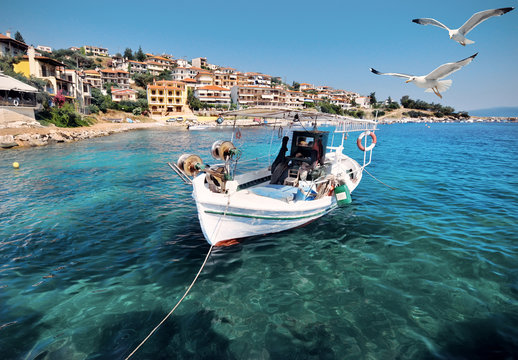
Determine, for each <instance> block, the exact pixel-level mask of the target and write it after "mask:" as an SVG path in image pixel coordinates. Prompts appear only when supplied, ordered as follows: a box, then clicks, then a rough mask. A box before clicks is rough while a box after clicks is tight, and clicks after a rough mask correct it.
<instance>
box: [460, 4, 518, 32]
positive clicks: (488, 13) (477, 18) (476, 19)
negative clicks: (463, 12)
mask: <svg viewBox="0 0 518 360" xmlns="http://www.w3.org/2000/svg"><path fill="white" fill-rule="evenodd" d="M513 9H514V7H507V8H501V9H492V10H485V11H480V12H478V13H476V14H473V16H472V17H470V18H469V20H468V21H466V22H465V23H464V25H462V26H461V27H460V28H459V33H461V34H462V35H466V34H467V33H469V32H470V31H471V30H473V28H474V27H475V26H477V25H478V24H480V23H481V22H483V21H486V20H487V19H489V18H490V17H493V16H500V15H503V14H505V13H508V12H509V11H511V10H513Z"/></svg>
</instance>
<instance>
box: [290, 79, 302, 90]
mask: <svg viewBox="0 0 518 360" xmlns="http://www.w3.org/2000/svg"><path fill="white" fill-rule="evenodd" d="M290 89H291V90H294V91H299V90H300V84H299V83H298V82H296V81H294V82H293V83H292V84H291V87H290Z"/></svg>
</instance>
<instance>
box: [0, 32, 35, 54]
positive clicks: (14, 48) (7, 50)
mask: <svg viewBox="0 0 518 360" xmlns="http://www.w3.org/2000/svg"><path fill="white" fill-rule="evenodd" d="M28 48H29V46H28V45H27V44H25V43H23V42H21V41H18V40H15V39H13V38H12V37H11V32H10V31H7V32H6V33H5V35H3V34H0V56H12V57H15V56H18V55H23V54H25V53H26V52H27V49H28Z"/></svg>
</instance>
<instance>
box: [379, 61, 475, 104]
mask: <svg viewBox="0 0 518 360" xmlns="http://www.w3.org/2000/svg"><path fill="white" fill-rule="evenodd" d="M477 55H478V53H476V54H475V55H471V56H470V57H468V58H465V59H462V60H460V61H457V62H452V63H447V64H444V65H441V66H439V67H438V68H437V69H435V70H434V71H432V72H431V73H429V74H428V75H424V76H414V75H406V74H398V73H382V72H379V71H377V70H374V69H373V68H370V70H371V72H373V73H374V74H376V75H391V76H397V77H402V78H405V79H407V81H405V82H406V83H409V82H413V83H414V84H416V85H417V86H418V87H420V88H424V89H426V90H425V91H426V92H432V91H433V92H434V94H435V95H437V96H438V97H440V98H441V99H442V95H441V93H440V92H441V91H446V90H448V89H449V87H450V86H451V80H441V79H442V78H445V77H446V76H448V75H450V74H451V73H454V72H455V71H457V70H460V69H461V68H462V67H463V66H466V65H468V64H469V63H470V62H472V61H473V59H474V58H475V56H477Z"/></svg>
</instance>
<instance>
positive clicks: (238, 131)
mask: <svg viewBox="0 0 518 360" xmlns="http://www.w3.org/2000/svg"><path fill="white" fill-rule="evenodd" d="M236 139H241V130H239V129H237V131H236Z"/></svg>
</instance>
